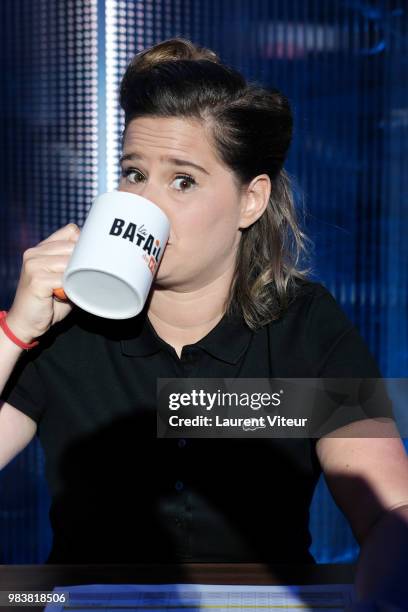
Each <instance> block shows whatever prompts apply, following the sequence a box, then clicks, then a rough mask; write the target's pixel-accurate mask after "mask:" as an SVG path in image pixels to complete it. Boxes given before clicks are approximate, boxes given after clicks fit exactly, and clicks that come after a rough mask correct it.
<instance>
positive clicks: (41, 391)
mask: <svg viewBox="0 0 408 612" xmlns="http://www.w3.org/2000/svg"><path fill="white" fill-rule="evenodd" d="M31 351H32V352H30V351H24V352H23V353H22V354H21V355H20V358H19V359H18V361H17V362H16V365H15V366H14V370H13V371H12V373H11V375H10V377H9V379H8V381H7V382H6V385H5V387H4V389H3V392H2V393H1V394H0V400H1V401H3V402H8V403H9V404H11V405H12V406H13V407H14V408H17V409H18V410H20V411H21V412H24V414H26V415H27V416H29V417H31V418H32V419H33V420H34V421H35V422H36V423H39V421H40V419H41V417H42V415H43V413H44V410H45V406H46V392H45V388H44V384H43V381H42V379H41V376H40V374H39V371H38V367H37V365H36V359H38V357H39V355H40V352H39V350H38V349H31Z"/></svg>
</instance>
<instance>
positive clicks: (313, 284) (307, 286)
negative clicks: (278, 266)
mask: <svg viewBox="0 0 408 612" xmlns="http://www.w3.org/2000/svg"><path fill="white" fill-rule="evenodd" d="M287 299H288V303H287V307H286V308H285V309H284V310H283V311H282V315H281V318H285V317H286V316H291V315H292V316H293V314H294V313H296V316H297V317H302V318H303V319H304V321H306V319H310V318H313V316H314V315H318V316H321V315H324V314H327V313H329V314H333V313H334V312H336V314H338V315H340V316H341V315H344V316H346V315H345V313H344V311H343V309H342V308H341V306H340V305H339V303H338V302H337V300H336V298H335V297H334V296H333V294H332V293H331V292H330V291H329V289H327V287H325V285H323V284H322V283H320V282H318V281H312V280H302V279H296V280H295V281H294V282H293V283H292V284H291V286H290V287H289V288H288V291H287ZM347 321H348V320H347ZM312 322H313V321H312ZM343 322H344V319H343ZM348 323H349V325H351V322H350V321H348Z"/></svg>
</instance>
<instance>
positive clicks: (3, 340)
mask: <svg viewBox="0 0 408 612" xmlns="http://www.w3.org/2000/svg"><path fill="white" fill-rule="evenodd" d="M22 351H23V349H21V348H20V347H19V346H17V345H16V344H14V342H12V341H11V340H10V339H9V338H8V337H7V336H6V334H4V333H3V330H2V329H0V356H1V358H0V394H1V393H2V391H3V389H4V387H5V385H6V382H7V381H8V379H9V377H10V375H11V373H12V371H13V369H14V366H15V365H16V363H17V360H18V358H19V357H20V355H21V353H22ZM36 430H37V425H36V423H35V421H33V419H31V418H30V417H29V416H27V415H25V414H23V413H22V412H20V411H19V410H17V409H16V408H14V407H13V406H11V405H10V404H8V403H7V402H2V401H1V400H0V470H1V469H2V468H3V467H4V466H5V465H7V463H9V462H10V461H11V460H12V459H13V458H14V457H15V456H16V455H17V454H18V453H19V452H20V451H22V450H23V448H24V447H25V446H27V444H28V443H29V442H30V441H31V440H32V438H33V437H34V435H35V432H36Z"/></svg>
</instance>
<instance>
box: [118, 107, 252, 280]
mask: <svg viewBox="0 0 408 612" xmlns="http://www.w3.org/2000/svg"><path fill="white" fill-rule="evenodd" d="M124 157H125V158H127V157H128V159H123V158H124ZM168 158H173V159H178V160H184V161H182V162H177V163H176V162H175V161H170V160H169V159H168ZM192 164H196V165H197V166H199V168H198V167H194V166H193V165H192ZM121 167H122V177H121V180H120V183H119V187H118V190H119V191H128V192H130V193H135V194H138V195H141V196H144V197H146V198H147V199H149V200H151V201H152V202H154V203H155V204H157V205H158V206H159V207H160V208H161V209H162V210H163V211H164V213H165V214H166V215H167V216H168V218H169V220H170V226H171V227H170V237H169V242H168V244H167V247H166V249H165V251H164V253H163V256H162V260H161V262H160V265H159V268H158V270H157V274H156V277H155V283H156V284H157V285H159V286H161V287H163V288H167V287H168V288H172V289H176V290H177V289H179V290H182V291H186V290H194V289H197V288H199V287H202V286H203V285H206V284H208V283H209V282H211V281H212V280H214V279H215V278H216V277H218V276H220V275H221V274H223V272H226V270H227V268H230V267H231V266H232V265H233V263H234V260H235V255H236V251H237V247H238V244H239V240H240V231H239V227H240V217H241V205H240V203H241V198H240V194H239V192H238V189H237V187H236V185H235V184H234V182H233V175H232V172H231V171H230V170H229V169H227V168H226V167H225V166H223V165H222V164H221V163H220V161H219V160H218V159H217V158H216V156H215V154H214V151H213V149H212V146H211V145H210V143H209V141H208V139H207V135H206V132H205V129H204V127H203V126H202V125H201V124H200V123H198V122H192V121H187V120H185V119H180V118H176V117H171V118H167V117H165V118H162V117H138V118H136V119H134V120H133V121H131V122H130V123H129V125H128V127H127V130H126V134H125V140H124V144H123V156H122V161H121Z"/></svg>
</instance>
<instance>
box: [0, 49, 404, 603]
mask: <svg viewBox="0 0 408 612" xmlns="http://www.w3.org/2000/svg"><path fill="white" fill-rule="evenodd" d="M120 101H121V106H122V108H123V109H124V111H125V131H124V135H123V155H122V158H121V165H122V177H121V181H120V185H119V189H120V190H122V191H129V192H131V193H136V194H140V195H143V196H145V197H146V198H148V199H150V200H152V201H154V202H156V203H157V204H158V205H160V206H161V207H162V209H163V210H164V212H165V213H166V214H167V215H168V217H169V218H170V221H171V232H170V238H169V244H168V245H167V247H166V250H165V253H164V255H163V259H162V261H161V263H160V266H159V269H158V272H157V276H156V278H155V283H154V285H153V288H152V291H151V294H150V296H149V299H148V302H147V303H146V305H145V308H144V310H143V312H142V313H141V314H140V315H138V316H137V317H134V318H132V319H130V320H126V321H107V320H104V319H100V318H98V317H94V316H91V315H88V314H87V313H85V312H83V311H80V309H77V308H74V309H73V306H72V304H70V303H62V302H58V301H57V300H56V299H55V297H53V290H54V289H55V288H57V287H59V286H61V280H62V275H63V271H64V269H65V266H66V264H67V261H68V259H69V257H70V254H71V252H72V248H73V245H74V242H75V239H76V236H75V235H73V234H74V232H73V231H72V230H73V227H72V226H71V225H69V226H67V227H65V228H62V229H60V230H58V231H57V232H55V233H54V234H52V235H51V236H50V237H48V238H47V239H46V240H44V241H42V242H40V243H39V244H38V245H37V246H36V247H34V248H31V249H28V251H26V252H25V254H24V258H23V267H22V272H21V276H20V280H19V284H18V287H17V291H16V296H15V299H14V302H13V304H12V307H11V309H10V311H9V312H8V314H7V320H6V322H7V327H5V326H3V331H5V332H6V333H5V334H2V336H1V338H0V350H1V351H2V360H1V363H2V365H1V369H2V372H1V373H0V376H1V378H0V381H2V384H3V387H4V389H3V393H2V399H3V401H5V402H6V403H5V404H4V405H3V407H2V409H1V411H0V437H1V444H0V449H1V450H0V466H4V465H6V464H7V463H8V462H9V461H10V460H11V458H12V457H13V456H15V454H16V453H17V452H19V451H20V450H21V449H22V448H24V446H25V445H26V444H28V442H29V441H30V440H31V439H32V437H33V436H34V435H35V433H37V434H38V435H39V437H40V441H41V443H42V445H43V447H44V451H45V456H46V470H47V477H48V482H49V485H50V490H51V493H52V506H51V511H50V518H51V524H52V527H53V531H54V541H53V548H52V551H51V553H50V557H49V559H48V562H58V563H63V562H65V563H80V562H82V563H88V562H114V563H116V562H134V561H145V562H146V561H265V562H271V563H313V562H314V559H313V557H312V556H311V555H310V553H309V551H308V547H309V545H310V534H309V531H308V507H309V503H310V500H311V497H312V494H313V490H314V486H315V484H316V482H317V479H318V477H319V474H320V472H321V470H323V472H324V474H325V477H326V479H327V481H328V484H329V486H330V489H331V491H332V493H333V496H334V499H335V500H336V502H337V503H338V505H339V506H340V508H341V509H342V510H343V511H344V512H345V514H346V516H347V517H348V519H349V521H350V524H351V527H352V529H353V531H354V534H355V535H356V537H357V539H358V541H359V542H360V544H361V545H362V553H361V558H360V563H359V573H358V577H357V586H358V590H359V592H360V595H361V596H362V597H368V596H372V597H380V596H382V597H388V598H391V599H390V600H391V601H392V598H393V597H394V598H395V587H396V585H397V584H401V585H402V581H400V583H398V579H399V574H398V572H401V571H402V564H401V560H402V559H403V555H404V554H406V553H407V552H408V536H407V532H408V461H407V458H406V455H405V452H404V447H403V445H402V443H401V440H400V438H399V437H398V434H397V432H396V429H395V426H394V424H393V423H392V422H388V423H383V424H381V425H380V426H378V424H377V427H380V429H377V430H376V432H378V431H379V432H380V435H382V436H384V437H378V438H373V437H371V438H356V437H352V434H353V431H354V430H353V418H352V417H351V416H350V417H348V416H347V415H346V420H345V421H344V422H343V423H342V425H344V426H346V429H345V430H344V431H345V432H347V433H345V434H344V435H347V436H350V437H345V438H341V437H338V436H336V437H330V436H323V437H321V438H320V439H318V440H316V439H302V438H298V439H273V440H272V439H270V440H265V439H262V440H261V439H258V440H254V439H251V440H249V439H247V440H246V439H244V440H241V439H228V440H226V439H217V440H208V439H194V440H193V439H190V440H178V441H177V440H169V439H157V438H156V421H155V419H156V411H155V409H156V395H155V393H156V380H157V378H166V377H167V378H168V377H177V376H180V377H184V378H189V377H202V378H213V377H214V378H215V377H218V378H223V377H232V378H235V377H242V378H251V377H253V378H257V377H266V378H270V377H277V378H284V377H292V378H303V377H305V378H310V377H311V378H313V377H333V378H336V377H368V378H369V377H374V378H377V377H379V376H380V373H379V371H378V368H377V366H376V364H375V362H374V360H373V358H372V356H371V355H370V353H369V351H368V350H367V347H366V346H365V344H364V342H363V341H362V339H361V337H360V336H359V334H358V332H357V330H356V329H355V328H354V327H353V326H352V324H351V323H350V321H349V320H348V319H347V317H346V316H345V314H344V313H343V311H342V310H341V308H340V307H339V306H338V305H337V303H336V301H335V300H334V298H333V297H332V296H331V294H330V293H329V292H328V291H327V289H325V287H323V285H321V284H319V283H315V282H312V281H310V280H308V279H307V274H306V271H304V270H303V271H302V270H300V269H299V261H300V259H301V256H302V254H303V253H304V252H305V236H304V235H303V233H302V232H301V230H300V229H299V226H298V223H297V220H296V215H295V209H294V204H293V199H292V194H291V189H290V182H289V178H288V175H287V174H286V172H285V170H284V168H283V164H284V161H285V158H286V155H287V151H288V147H289V144H290V141H291V137H292V115H291V111H290V107H289V103H288V101H287V99H286V98H285V97H284V96H283V95H282V94H281V93H280V92H278V91H276V90H274V91H266V90H264V89H262V88H260V87H258V86H255V85H250V84H247V83H246V82H245V80H244V78H243V77H242V76H241V75H240V74H239V73H237V72H235V71H234V70H232V69H230V68H228V67H226V66H224V65H223V64H221V62H220V61H219V58H218V57H217V56H216V55H215V53H214V52H212V51H210V50H208V49H202V48H199V47H197V46H194V45H193V44H192V43H191V42H189V41H186V40H183V39H172V40H168V41H164V42H163V43H160V44H158V45H156V46H155V47H153V48H151V49H148V50H146V51H144V52H142V53H140V54H138V55H137V56H135V58H134V59H133V61H132V62H131V63H130V64H129V66H128V68H127V71H126V73H125V75H124V77H123V80H122V84H121V91H120ZM67 315H69V316H67ZM62 319H64V321H62ZM57 322H58V323H59V324H58V325H56V326H55V327H54V324H55V323H57ZM10 330H11V332H12V334H13V335H14V336H13V338H14V339H12V336H11V334H10ZM34 338H40V341H39V345H38V346H35V348H34V350H32V351H29V352H28V353H25V354H23V355H22V356H21V354H20V353H21V344H22V343H23V345H24V343H29V344H30V345H31V344H32V341H33V339H34ZM16 339H17V340H20V346H18V345H17V344H16ZM35 342H38V340H37V341H35ZM0 388H1V387H0ZM384 411H385V412H384V414H387V412H386V407H384ZM369 427H370V423H367V428H369ZM366 431H368V429H366ZM336 433H337V434H339V431H336ZM340 434H341V432H340ZM385 542H387V547H388V548H387V555H388V561H389V563H390V564H391V565H392V567H394V569H395V574H394V578H393V581H394V582H393V584H391V585H390V584H387V580H390V574H389V573H388V574H386V572H384V571H383V568H382V567H381V561H382V559H383V558H384V552H385V551H384V546H385ZM390 542H392V545H391V546H390ZM401 575H402V574H401ZM375 584H376V585H377V586H376V587H374V585H375Z"/></svg>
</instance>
